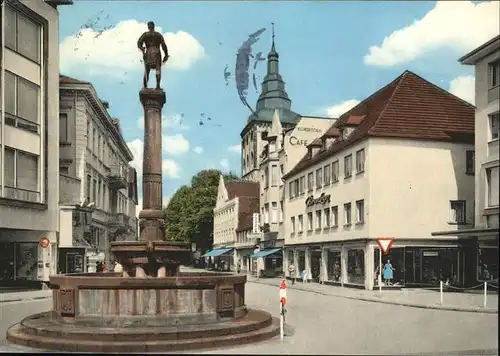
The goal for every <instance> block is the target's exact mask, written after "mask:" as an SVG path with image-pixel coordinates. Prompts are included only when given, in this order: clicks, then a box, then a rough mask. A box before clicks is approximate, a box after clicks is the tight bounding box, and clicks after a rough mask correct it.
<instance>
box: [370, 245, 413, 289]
mask: <svg viewBox="0 0 500 356" xmlns="http://www.w3.org/2000/svg"><path fill="white" fill-rule="evenodd" d="M379 255H380V249H375V251H374V259H373V261H374V264H375V266H374V271H375V274H374V278H375V284H374V285H376V286H378V273H379V270H380V268H379V264H380V260H379ZM388 262H389V263H390V264H391V266H392V268H394V270H393V271H392V280H391V281H390V282H391V283H393V284H401V285H404V284H405V277H406V276H405V249H404V248H398V247H396V248H391V249H390V250H389V252H388V253H387V254H383V255H382V279H384V278H383V273H384V266H385V264H386V263H388ZM407 262H408V263H409V265H410V266H411V267H409V268H408V271H407V272H408V273H413V261H412V260H411V258H408V261H407ZM408 277H409V276H408Z"/></svg>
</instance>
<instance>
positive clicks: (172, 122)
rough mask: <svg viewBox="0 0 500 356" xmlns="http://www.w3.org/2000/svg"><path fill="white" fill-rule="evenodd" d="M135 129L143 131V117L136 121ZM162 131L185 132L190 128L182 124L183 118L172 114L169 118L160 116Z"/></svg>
mask: <svg viewBox="0 0 500 356" xmlns="http://www.w3.org/2000/svg"><path fill="white" fill-rule="evenodd" d="M137 127H138V128H140V129H141V130H144V116H141V117H139V118H138V119H137ZM162 129H163V130H174V131H186V130H189V129H190V127H189V126H188V125H186V123H185V122H184V118H183V117H182V116H181V115H178V114H173V115H171V116H162Z"/></svg>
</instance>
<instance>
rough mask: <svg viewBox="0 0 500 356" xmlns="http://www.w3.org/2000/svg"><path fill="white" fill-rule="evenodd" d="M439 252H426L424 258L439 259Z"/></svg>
mask: <svg viewBox="0 0 500 356" xmlns="http://www.w3.org/2000/svg"><path fill="white" fill-rule="evenodd" d="M438 256H439V252H438V251H424V257H438Z"/></svg>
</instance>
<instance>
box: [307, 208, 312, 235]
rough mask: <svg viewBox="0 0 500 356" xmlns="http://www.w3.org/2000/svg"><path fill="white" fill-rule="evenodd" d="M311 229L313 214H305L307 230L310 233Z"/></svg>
mask: <svg viewBox="0 0 500 356" xmlns="http://www.w3.org/2000/svg"><path fill="white" fill-rule="evenodd" d="M312 229H313V213H311V212H309V213H307V230H308V231H311V230H312Z"/></svg>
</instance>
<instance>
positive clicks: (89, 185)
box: [86, 175, 92, 203]
mask: <svg viewBox="0 0 500 356" xmlns="http://www.w3.org/2000/svg"><path fill="white" fill-rule="evenodd" d="M91 183H92V177H91V176H90V175H87V187H86V188H87V202H89V203H90V193H91V191H90V188H91Z"/></svg>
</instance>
